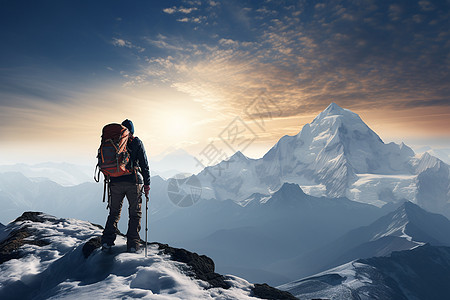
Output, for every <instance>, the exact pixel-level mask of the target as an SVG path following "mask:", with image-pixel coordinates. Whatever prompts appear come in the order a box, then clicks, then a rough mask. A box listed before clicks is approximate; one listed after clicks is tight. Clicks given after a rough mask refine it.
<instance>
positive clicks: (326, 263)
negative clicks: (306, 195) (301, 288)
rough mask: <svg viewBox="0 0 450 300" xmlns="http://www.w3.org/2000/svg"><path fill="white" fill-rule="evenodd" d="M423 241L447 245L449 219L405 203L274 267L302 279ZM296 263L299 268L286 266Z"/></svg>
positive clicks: (415, 245)
mask: <svg viewBox="0 0 450 300" xmlns="http://www.w3.org/2000/svg"><path fill="white" fill-rule="evenodd" d="M424 244H431V245H433V246H448V247H450V220H448V219H447V218H446V217H444V216H442V215H439V214H434V213H430V212H427V211H425V210H424V209H422V208H420V207H419V206H417V205H416V204H413V203H411V202H405V203H404V204H402V205H401V206H400V207H399V208H397V209H396V210H395V211H393V212H390V213H388V214H386V215H385V216H383V217H381V218H379V219H377V220H376V221H375V222H373V223H371V224H369V225H368V226H363V227H360V228H356V229H353V230H351V231H349V232H348V233H346V234H344V235H343V236H341V237H339V238H338V239H336V240H335V241H333V242H331V243H329V244H327V245H324V246H323V247H321V248H320V249H315V250H313V251H311V252H310V253H309V254H306V255H302V256H299V257H297V258H295V259H291V260H288V261H286V262H284V263H282V264H281V265H278V266H273V268H274V270H278V269H286V275H289V276H290V277H297V278H301V277H303V276H306V275H310V274H311V273H318V272H321V271H324V270H326V269H329V268H333V267H336V266H339V265H341V264H344V263H347V262H350V261H353V260H355V259H360V258H369V257H375V256H386V255H390V254H391V253H392V252H394V251H402V250H410V249H414V248H416V247H419V246H423V245H424ZM291 265H297V266H299V268H298V269H295V268H291V269H289V268H288V266H291Z"/></svg>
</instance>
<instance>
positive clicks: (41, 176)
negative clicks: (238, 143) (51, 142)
mask: <svg viewBox="0 0 450 300" xmlns="http://www.w3.org/2000/svg"><path fill="white" fill-rule="evenodd" d="M9 172H19V173H22V175H24V176H26V177H27V178H28V179H30V180H32V181H34V182H37V181H42V180H51V181H53V182H56V183H58V184H60V185H62V186H74V185H78V184H82V183H85V182H91V181H92V178H93V174H94V173H93V172H94V166H81V165H74V164H69V163H54V162H46V163H40V164H34V165H28V164H23V163H20V164H12V165H0V173H9Z"/></svg>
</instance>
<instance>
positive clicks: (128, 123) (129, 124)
mask: <svg viewBox="0 0 450 300" xmlns="http://www.w3.org/2000/svg"><path fill="white" fill-rule="evenodd" d="M122 125H123V126H125V127H126V128H128V130H129V131H130V133H131V134H134V126H133V122H131V120H128V119H126V120H125V121H123V122H122Z"/></svg>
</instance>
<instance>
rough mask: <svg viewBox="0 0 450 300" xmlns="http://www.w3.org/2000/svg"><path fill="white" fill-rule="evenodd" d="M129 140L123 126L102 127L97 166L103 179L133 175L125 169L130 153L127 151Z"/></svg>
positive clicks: (128, 132) (110, 125)
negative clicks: (103, 176)
mask: <svg viewBox="0 0 450 300" xmlns="http://www.w3.org/2000/svg"><path fill="white" fill-rule="evenodd" d="M129 139H130V131H129V130H128V128H126V127H125V126H123V125H120V124H108V125H106V126H105V127H103V131H102V141H101V144H100V148H98V156H97V158H98V165H97V166H98V168H99V170H100V171H101V172H102V173H103V175H105V177H108V176H110V177H119V176H122V175H128V174H132V173H133V171H132V170H131V169H128V168H127V165H128V163H129V162H130V153H129V152H128V150H127V143H128V140H129Z"/></svg>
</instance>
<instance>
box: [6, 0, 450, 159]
mask: <svg viewBox="0 0 450 300" xmlns="http://www.w3.org/2000/svg"><path fill="white" fill-rule="evenodd" d="M0 5H1V9H0V25H1V27H0V28H1V29H0V39H1V41H2V46H1V47H0V108H1V111H0V135H1V137H2V140H4V141H5V144H6V145H7V147H6V149H7V150H3V151H13V150H12V149H15V148H16V146H17V145H18V144H19V145H21V146H22V148H23V154H20V155H19V154H17V157H14V158H12V160H14V161H17V160H20V157H21V156H23V155H26V153H27V151H30V148H32V149H33V153H34V154H33V155H35V154H36V153H38V154H39V155H38V156H36V157H35V159H36V160H52V159H51V158H48V159H47V156H51V157H53V158H56V159H57V160H65V159H66V157H65V155H64V154H61V151H57V150H56V147H62V148H64V147H63V146H61V145H60V141H61V140H63V141H66V143H65V145H67V148H69V147H70V146H71V143H72V141H73V142H74V141H76V142H77V143H78V142H79V141H83V140H86V141H87V145H89V146H86V147H85V148H83V149H82V151H81V152H82V153H83V155H85V156H87V155H89V151H90V150H91V147H93V148H95V147H96V144H97V143H98V135H99V134H98V132H99V131H100V129H101V126H102V125H103V124H105V123H108V122H113V121H115V122H118V121H120V120H121V119H123V118H130V119H132V120H135V123H137V124H136V125H137V128H138V129H139V128H140V129H141V130H137V133H139V134H140V136H141V137H142V138H143V139H144V142H147V143H148V144H150V145H152V147H153V149H154V151H153V152H152V153H154V154H158V153H159V152H162V151H164V150H165V149H166V148H169V147H183V148H186V149H188V150H190V152H191V153H192V152H194V154H195V152H196V151H197V152H198V151H200V150H201V149H202V148H203V147H204V146H205V145H207V144H208V143H209V142H210V141H211V140H214V139H216V138H217V136H218V135H219V133H220V132H221V131H222V129H223V128H224V127H226V125H227V124H228V123H229V122H231V121H232V120H233V118H234V117H235V116H241V117H242V118H243V119H244V120H245V114H243V113H242V112H243V108H245V107H247V106H248V105H250V104H251V103H252V101H253V100H254V99H255V97H257V96H258V95H261V93H263V94H264V95H265V97H267V98H268V99H270V100H271V103H274V104H275V106H274V107H273V114H272V115H273V116H275V117H274V118H273V119H271V120H270V122H268V123H267V124H268V127H267V128H264V131H263V132H260V133H259V139H258V142H257V143H255V145H254V146H255V147H254V153H263V152H264V151H265V150H267V149H268V147H270V145H273V144H274V143H275V142H276V141H277V139H278V138H280V137H281V136H282V135H284V134H295V133H297V132H298V131H299V130H300V129H301V126H302V125H304V124H305V123H307V122H310V121H311V120H312V119H313V117H314V115H315V114H317V113H319V112H320V111H321V110H323V109H324V108H325V107H326V106H327V105H328V104H329V103H330V102H336V103H338V104H339V105H341V106H343V107H345V108H349V109H351V110H353V111H355V112H357V113H359V114H360V115H361V116H362V117H363V119H364V120H365V121H366V122H367V123H368V125H369V126H370V127H372V128H373V129H374V130H375V131H377V132H378V133H379V134H380V135H381V137H385V138H386V139H387V140H394V141H400V140H405V141H406V142H408V141H411V142H413V141H414V143H416V144H417V145H423V144H426V143H431V144H433V145H434V146H436V147H450V146H449V136H450V132H449V130H448V128H450V124H449V121H448V120H449V119H450V118H449V115H450V108H449V106H450V99H449V95H450V84H449V83H450V80H449V79H450V78H449V66H450V54H449V53H450V51H449V50H450V24H449V20H450V12H449V11H450V10H449V6H450V2H449V1H427V0H420V1H369V0H368V1H56V0H55V1H10V0H7V1H1V2H0ZM167 122H169V124H168V123H167ZM161 127H163V128H161ZM99 128H100V129H99ZM42 136H44V137H42ZM86 136H88V138H86ZM27 141H29V143H30V144H27ZM31 145H33V146H31ZM48 145H52V147H51V148H52V149H55V150H52V151H51V153H50V152H48ZM91 145H92V146H91ZM94 145H95V146H94ZM8 147H9V148H8ZM25 149H29V150H25ZM250 150H251V149H249V151H250ZM45 151H47V154H45ZM258 151H259V152H258ZM62 152H64V151H62ZM250 154H251V153H250ZM46 155H47V156H46ZM70 155H71V157H73V156H74V155H76V154H74V153H72V154H70ZM28 157H30V155H28ZM33 159H34V156H33Z"/></svg>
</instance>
